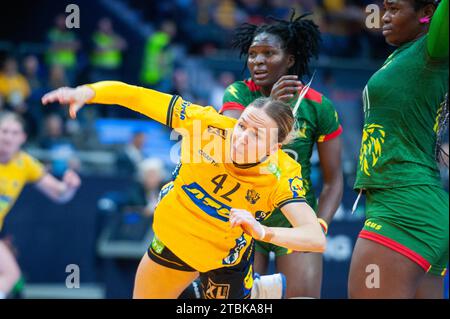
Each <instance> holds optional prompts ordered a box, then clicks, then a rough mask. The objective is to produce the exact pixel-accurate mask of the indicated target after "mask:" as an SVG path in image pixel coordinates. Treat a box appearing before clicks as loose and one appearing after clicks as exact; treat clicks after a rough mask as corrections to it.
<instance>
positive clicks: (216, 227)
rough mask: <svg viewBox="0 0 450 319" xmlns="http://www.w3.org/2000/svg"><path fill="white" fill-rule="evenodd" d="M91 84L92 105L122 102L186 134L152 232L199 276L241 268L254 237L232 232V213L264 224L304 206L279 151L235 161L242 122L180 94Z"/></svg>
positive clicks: (294, 168) (290, 166) (295, 174)
mask: <svg viewBox="0 0 450 319" xmlns="http://www.w3.org/2000/svg"><path fill="white" fill-rule="evenodd" d="M90 86H91V87H92V88H93V89H94V90H95V93H96V95H95V97H94V98H93V99H92V100H91V101H90V103H96V102H98V103H103V104H120V105H124V106H126V107H129V108H131V109H134V110H136V111H139V112H141V113H143V114H145V115H147V116H149V117H150V118H152V119H154V120H157V121H158V122H160V123H163V124H166V125H167V126H169V127H171V128H174V129H175V130H176V131H177V132H179V133H180V134H181V135H182V140H181V161H180V164H179V165H178V166H177V169H176V171H175V172H174V180H173V182H172V183H169V184H167V185H166V186H165V187H163V189H162V190H161V195H160V196H161V198H160V201H159V203H158V205H157V207H156V210H155V214H154V221H153V230H154V232H155V235H156V236H157V237H158V239H159V240H160V241H161V242H162V243H163V244H164V245H165V246H167V247H168V248H169V249H170V250H171V251H172V252H173V253H174V254H175V255H176V256H177V257H179V258H180V259H181V260H183V261H184V262H185V263H186V264H188V265H189V266H191V267H192V268H194V269H196V270H197V271H200V272H207V271H209V270H213V269H218V268H222V267H229V266H233V265H236V264H238V263H239V262H240V260H241V258H242V255H243V253H244V252H245V251H246V249H247V248H248V247H250V244H251V241H252V238H251V236H249V235H247V234H245V233H244V232H243V231H242V229H241V228H240V227H235V228H233V229H232V228H231V227H230V224H229V214H230V209H231V208H239V209H245V210H247V211H249V212H251V213H252V214H254V216H255V218H256V219H257V220H263V219H265V218H267V217H268V216H269V215H270V214H271V212H272V211H273V210H274V208H276V207H281V206H283V205H285V204H287V203H290V202H294V201H301V202H303V201H305V192H304V190H303V184H302V177H301V167H300V165H299V164H298V163H297V162H296V161H294V160H293V159H292V158H291V157H289V155H287V154H286V153H284V152H283V151H282V150H279V151H278V152H276V153H275V154H273V155H271V156H270V157H268V158H266V159H265V160H264V161H263V162H261V163H258V164H252V165H244V166H242V165H237V164H235V163H233V161H232V160H231V159H230V146H231V135H232V130H233V128H234V126H235V124H236V122H237V120H235V119H232V118H229V117H226V116H223V115H220V114H219V113H217V111H216V110H214V108H212V107H202V106H199V105H194V104H191V103H189V102H187V101H183V99H182V98H181V97H179V96H172V95H168V94H164V93H160V92H157V91H153V90H149V89H144V88H140V87H136V86H131V85H127V84H124V83H121V82H112V81H107V82H98V83H95V84H91V85H90Z"/></svg>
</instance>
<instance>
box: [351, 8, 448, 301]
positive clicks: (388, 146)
mask: <svg viewBox="0 0 450 319" xmlns="http://www.w3.org/2000/svg"><path fill="white" fill-rule="evenodd" d="M384 7H385V13H384V15H383V35H384V37H385V38H386V41H387V42H388V43H389V44H391V45H393V46H396V47H398V48H397V49H396V50H395V51H394V52H393V53H392V54H391V55H390V56H389V57H388V58H387V60H386V61H385V62H384V64H383V66H382V67H381V69H380V70H378V71H377V72H376V73H375V74H374V75H373V76H372V77H371V78H370V79H369V81H368V83H367V86H366V87H365V89H364V93H363V97H364V114H365V120H364V128H363V136H362V144H361V151H360V156H359V167H358V171H357V176H356V182H355V189H357V190H359V191H360V192H362V193H365V195H366V208H365V210H366V211H365V213H366V222H365V224H364V228H363V230H362V231H361V233H360V235H359V238H358V240H357V242H356V245H355V248H354V251H353V256H352V263H351V266H350V275H349V287H348V288H349V296H350V297H351V298H442V296H443V276H444V275H445V273H446V265H447V264H448V240H449V213H448V209H449V196H448V193H446V192H445V191H444V190H443V188H442V186H441V182H440V177H439V170H438V166H437V162H436V160H437V158H436V153H439V142H438V141H439V140H440V137H441V134H442V132H443V131H444V130H445V129H444V127H445V126H446V123H448V97H446V94H447V92H448V22H449V16H448V15H449V12H448V10H449V7H448V0H443V1H441V2H440V3H439V1H433V0H385V1H384Z"/></svg>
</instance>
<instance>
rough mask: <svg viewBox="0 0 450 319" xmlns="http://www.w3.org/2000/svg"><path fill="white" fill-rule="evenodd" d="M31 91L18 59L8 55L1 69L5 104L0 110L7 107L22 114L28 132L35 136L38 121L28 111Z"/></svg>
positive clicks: (0, 84)
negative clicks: (21, 71)
mask: <svg viewBox="0 0 450 319" xmlns="http://www.w3.org/2000/svg"><path fill="white" fill-rule="evenodd" d="M30 93H31V90H30V85H29V83H28V80H27V79H26V78H25V77H24V76H23V75H22V74H20V73H19V68H18V64H17V60H16V59H15V58H13V57H7V58H6V59H5V61H4V63H3V66H2V68H1V71H0V100H3V104H4V105H3V107H0V110H1V109H2V108H5V109H9V110H12V111H14V112H15V113H18V114H20V115H21V116H22V118H23V119H24V121H25V123H26V128H27V134H28V135H29V136H31V137H35V136H36V134H37V126H38V122H37V119H36V118H35V117H33V116H32V114H30V112H29V111H28V109H29V108H28V104H27V102H28V101H27V99H28V97H29V96H30ZM0 104H1V103H0Z"/></svg>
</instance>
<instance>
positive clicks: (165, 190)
mask: <svg viewBox="0 0 450 319" xmlns="http://www.w3.org/2000/svg"><path fill="white" fill-rule="evenodd" d="M172 188H173V182H169V183H167V184H166V185H164V186H163V187H162V188H161V191H160V192H159V195H158V202H157V203H156V205H157V206H158V204H159V202H160V201H161V199H163V198H164V197H165V196H166V195H167V194H168V193H169V192H170V190H171V189H172Z"/></svg>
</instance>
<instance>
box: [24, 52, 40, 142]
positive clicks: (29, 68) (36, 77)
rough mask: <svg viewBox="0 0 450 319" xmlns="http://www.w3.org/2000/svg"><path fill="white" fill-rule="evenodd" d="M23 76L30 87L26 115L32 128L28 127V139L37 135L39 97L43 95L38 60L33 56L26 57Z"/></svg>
mask: <svg viewBox="0 0 450 319" xmlns="http://www.w3.org/2000/svg"><path fill="white" fill-rule="evenodd" d="M22 65H23V72H24V76H25V78H26V79H27V81H28V84H29V86H30V96H29V97H28V99H27V105H28V114H29V117H30V118H32V122H33V123H34V126H32V127H29V128H28V130H29V134H30V137H31V138H33V137H37V136H38V135H39V133H40V132H39V123H41V122H42V107H41V96H42V95H43V94H44V91H45V86H44V83H43V81H42V76H41V73H40V71H41V68H40V64H39V60H38V58H37V57H36V56H35V55H28V56H26V57H25V58H24V59H23V61H22Z"/></svg>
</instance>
